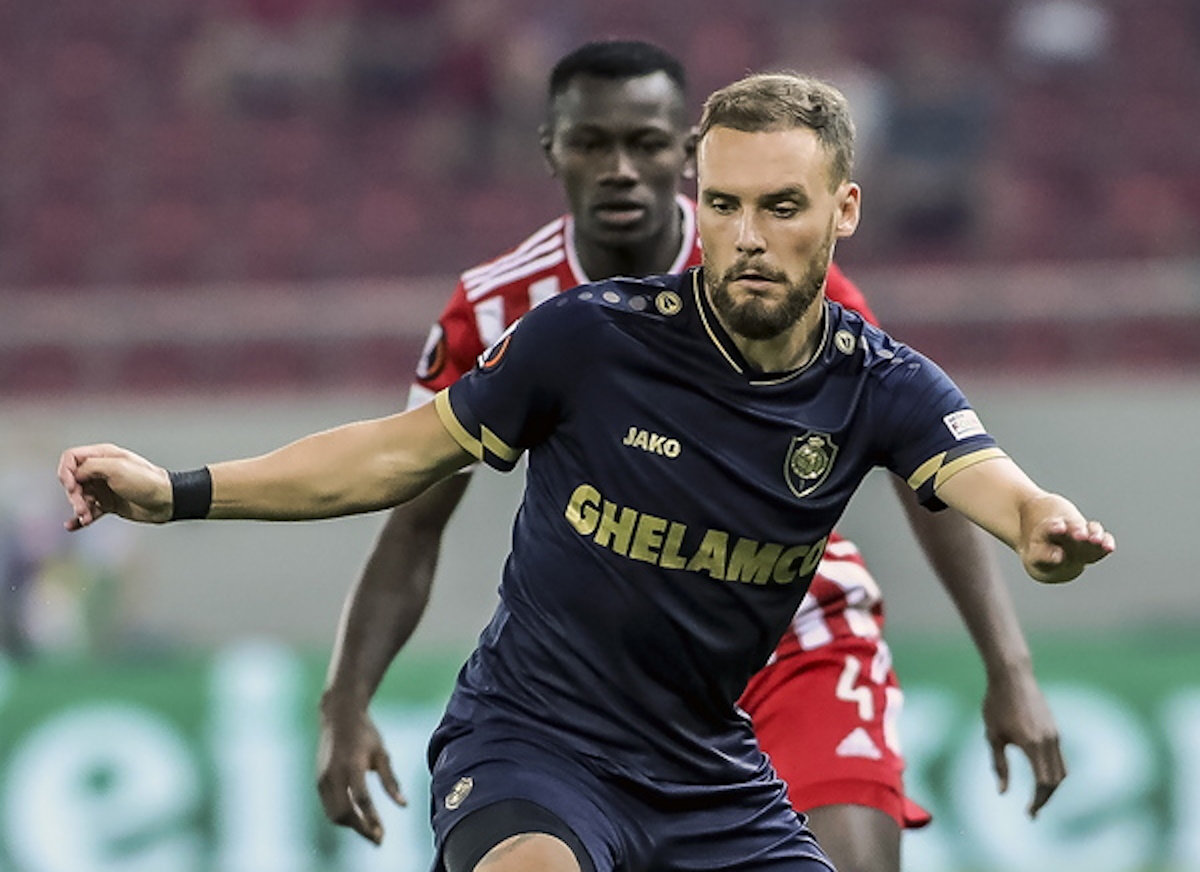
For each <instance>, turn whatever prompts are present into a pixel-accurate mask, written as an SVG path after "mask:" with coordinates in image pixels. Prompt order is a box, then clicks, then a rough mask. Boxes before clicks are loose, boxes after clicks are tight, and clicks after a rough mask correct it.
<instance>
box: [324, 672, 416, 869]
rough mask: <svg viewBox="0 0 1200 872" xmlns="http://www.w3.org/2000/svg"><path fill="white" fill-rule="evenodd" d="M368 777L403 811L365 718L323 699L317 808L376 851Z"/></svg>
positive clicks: (377, 825)
mask: <svg viewBox="0 0 1200 872" xmlns="http://www.w3.org/2000/svg"><path fill="white" fill-rule="evenodd" d="M369 771H373V772H375V773H376V774H377V775H378V776H379V782H380V783H381V784H382V785H383V789H384V790H385V791H386V792H387V795H388V796H390V797H391V798H392V801H393V802H395V803H396V804H397V805H400V806H406V805H408V800H406V799H405V798H404V794H403V792H402V791H401V790H400V782H399V780H398V779H397V778H396V775H395V773H394V772H392V763H391V760H390V759H389V757H388V753H387V750H386V749H385V748H384V746H383V739H382V738H380V735H379V730H378V729H376V727H375V724H374V722H373V721H372V720H371V717H370V715H368V714H367V713H366V711H365V710H363V709H361V708H359V707H358V706H353V705H350V704H347V703H343V702H340V701H339V700H337V699H336V698H334V697H331V696H330V695H328V694H327V695H326V696H325V697H323V698H322V700H321V731H320V736H319V738H318V741H317V792H318V793H319V794H320V796H321V806H322V808H324V810H325V816H326V817H327V818H329V820H331V821H332V822H333V823H335V824H339V825H340V826H343V827H349V828H350V829H352V830H354V831H355V832H356V833H358V834H359V835H361V836H362V837H363V838H366V839H370V840H371V841H372V842H374V843H375V844H377V845H378V844H380V843H381V842H382V841H383V823H382V822H381V821H380V820H379V814H378V812H376V810H375V804H374V803H373V802H372V801H371V794H370V793H369V792H368V791H367V772H369Z"/></svg>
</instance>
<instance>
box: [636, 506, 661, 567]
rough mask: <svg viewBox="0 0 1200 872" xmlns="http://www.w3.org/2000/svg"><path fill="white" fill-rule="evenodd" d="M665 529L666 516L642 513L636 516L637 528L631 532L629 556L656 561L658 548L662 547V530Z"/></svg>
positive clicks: (650, 561)
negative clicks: (631, 542)
mask: <svg viewBox="0 0 1200 872" xmlns="http://www.w3.org/2000/svg"><path fill="white" fill-rule="evenodd" d="M665 529H667V519H666V518H659V517H656V516H654V515H642V516H641V517H640V518H638V522H637V529H636V530H634V532H633V547H632V548H630V549H629V556H630V557H631V558H632V559H634V560H644V561H645V562H646V563H657V562H658V550H659V549H660V548H662V543H663V530H665Z"/></svg>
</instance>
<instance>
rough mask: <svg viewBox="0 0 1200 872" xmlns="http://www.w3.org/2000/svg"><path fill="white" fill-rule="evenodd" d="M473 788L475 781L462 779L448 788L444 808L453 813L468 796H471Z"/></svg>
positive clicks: (466, 778) (467, 778)
mask: <svg viewBox="0 0 1200 872" xmlns="http://www.w3.org/2000/svg"><path fill="white" fill-rule="evenodd" d="M474 786H475V779H473V778H470V777H463V778H460V779H458V781H456V782H455V783H454V787H452V788H450V792H449V793H447V794H446V808H447V809H449V810H450V811H454V810H455V809H456V808H458V807H459V806H460V805H462V804H463V800H465V799H466V798H467V797H468V796H470V795H471V788H473V787H474Z"/></svg>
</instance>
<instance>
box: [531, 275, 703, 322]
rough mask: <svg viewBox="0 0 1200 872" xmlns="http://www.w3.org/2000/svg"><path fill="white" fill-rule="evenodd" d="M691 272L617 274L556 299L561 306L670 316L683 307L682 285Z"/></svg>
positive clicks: (575, 289)
mask: <svg viewBox="0 0 1200 872" xmlns="http://www.w3.org/2000/svg"><path fill="white" fill-rule="evenodd" d="M689 275H690V271H689V272H684V273H663V274H660V275H650V276H642V277H638V278H632V277H629V276H615V277H613V278H610V279H604V280H603V281H598V282H592V283H590V284H586V285H580V286H579V287H577V288H573V289H572V290H570V291H567V292H565V293H563V294H561V295H560V297H559V299H558V300H555V301H553V302H554V303H555V304H557V305H559V306H569V305H575V304H582V305H588V306H597V307H600V308H602V309H607V310H609V311H613V312H628V313H631V314H635V315H647V316H651V317H670V316H672V315H675V314H677V313H678V312H680V311H681V310H682V308H683V293H682V289H683V288H684V286H685V282H686V281H687V277H688V276H689Z"/></svg>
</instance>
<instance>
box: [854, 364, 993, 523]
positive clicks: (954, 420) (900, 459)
mask: <svg viewBox="0 0 1200 872" xmlns="http://www.w3.org/2000/svg"><path fill="white" fill-rule="evenodd" d="M900 349H903V350H902V351H898V353H897V356H896V358H895V360H894V362H893V365H892V366H891V367H890V369H889V370H888V372H887V373H886V374H884V376H883V377H882V378H881V379H880V381H879V386H880V387H881V388H882V389H883V391H884V393H885V396H886V401H885V403H884V406H883V407H884V413H883V415H882V416H881V418H880V420H879V421H878V424H877V432H879V433H883V434H887V435H886V437H885V438H886V440H887V445H886V446H885V448H884V455H885V457H886V465H887V467H888V468H889V469H891V470H892V472H894V473H896V474H897V475H899V476H900V477H901V478H903V479H904V480H905V481H906V482H907V483H908V486H909V487H911V488H912V489H913V491H914V492H915V493H916V495H917V498H918V499H919V500H920V501H921V503H922V504H923V505H925V506H926V507H927V508H929V509H933V510H937V509H941V508H944V507H945V504H944V503H942V501H941V500H939V499H938V498H937V491H938V488H940V487H941V485H942V484H943V483H944V482H945V481H947V480H948V479H950V478H951V477H952V476H954V475H955V474H956V473H958V472H961V471H962V470H964V469H966V468H968V467H970V466H973V465H974V464H976V463H979V462H981V461H984V460H989V459H991V458H994V457H1002V456H1004V453H1003V452H1002V451H1001V450H1000V448H999V447H998V446H997V445H996V440H995V439H993V438H992V436H991V434H989V433H988V432H987V430H986V429H985V428H984V426H983V423H982V422H981V421H980V420H979V416H978V415H977V414H976V413H975V411H974V410H973V409H972V408H971V406H970V403H969V402H968V401H967V398H966V397H965V396H964V395H963V393H962V391H961V390H959V388H958V386H957V385H956V384H955V383H954V382H953V381H952V380H951V379H950V377H949V376H948V375H946V373H945V372H943V371H942V369H941V368H940V367H939V366H938V365H937V364H935V363H934V362H933V361H931V360H929V359H928V358H926V357H924V356H923V355H921V354H919V353H917V352H915V351H913V350H912V349H909V348H906V347H904V346H900Z"/></svg>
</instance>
